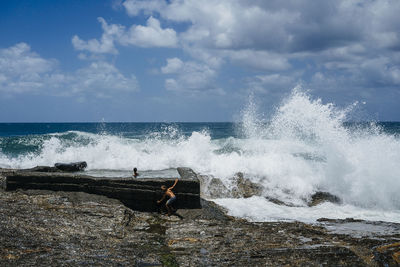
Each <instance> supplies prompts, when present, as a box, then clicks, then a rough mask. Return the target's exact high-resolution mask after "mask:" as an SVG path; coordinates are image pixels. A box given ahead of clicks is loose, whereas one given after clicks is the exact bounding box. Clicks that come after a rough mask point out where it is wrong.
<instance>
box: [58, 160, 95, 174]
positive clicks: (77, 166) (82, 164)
mask: <svg viewBox="0 0 400 267" xmlns="http://www.w3.org/2000/svg"><path fill="white" fill-rule="evenodd" d="M54 167H56V168H57V169H59V170H61V171H64V172H79V171H83V170H84V169H85V168H86V167H87V163H86V161H79V162H72V163H56V164H54Z"/></svg>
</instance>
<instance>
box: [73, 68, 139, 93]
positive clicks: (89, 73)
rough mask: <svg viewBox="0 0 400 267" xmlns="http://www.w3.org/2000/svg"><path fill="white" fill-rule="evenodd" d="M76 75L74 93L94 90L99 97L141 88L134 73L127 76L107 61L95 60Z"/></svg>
mask: <svg viewBox="0 0 400 267" xmlns="http://www.w3.org/2000/svg"><path fill="white" fill-rule="evenodd" d="M74 77H75V78H74V79H73V80H72V81H71V82H72V84H71V88H72V92H73V93H81V92H84V93H85V94H87V93H88V92H93V93H94V95H96V96H98V97H111V96H113V95H114V93H117V92H123V91H125V92H135V91H137V90H138V89H139V85H138V82H137V80H136V77H135V76H134V75H131V76H130V77H125V76H124V75H123V74H122V73H121V72H120V71H119V70H118V69H117V68H116V67H115V66H114V65H111V64H109V63H107V62H93V63H91V64H90V66H89V67H86V68H82V69H79V70H78V71H76V73H75V75H74Z"/></svg>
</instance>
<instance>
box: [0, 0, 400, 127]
mask: <svg viewBox="0 0 400 267" xmlns="http://www.w3.org/2000/svg"><path fill="white" fill-rule="evenodd" d="M399 14H400V1H398V0H379V1H373V0H352V1H350V0H337V1H314V0H287V1H281V0H168V1H164V0H145V1H140V0H125V1H121V0H119V1H117V0H102V1H100V0H99V1H92V0H79V1H78V0H76V1H75V0H73V1H54V0H35V1H33V0H30V1H27V0H19V1H14V0H3V1H1V2H0V122H56V121H59V122H66V121H102V120H104V121H133V122H135V121H161V122H162V121H232V120H235V118H237V116H238V115H239V114H240V111H241V110H242V109H243V108H244V107H245V105H246V103H247V101H248V98H249V95H252V96H253V98H254V99H255V101H256V102H257V104H258V105H259V108H260V110H261V111H260V112H265V113H266V114H268V113H270V112H272V111H273V109H274V108H276V106H277V105H279V102H280V101H281V100H282V98H283V97H285V96H287V95H288V94H289V93H290V91H291V90H292V89H293V88H294V87H295V86H296V85H301V86H302V87H303V88H304V89H306V90H309V92H310V94H311V95H312V96H313V97H315V98H321V99H322V102H323V103H328V102H333V103H335V105H337V106H339V107H346V106H347V105H350V104H352V103H354V102H356V101H358V102H359V103H361V104H360V107H359V114H362V115H359V116H361V117H362V118H364V119H365V118H367V119H374V120H396V121H400V104H399V102H400V15H399Z"/></svg>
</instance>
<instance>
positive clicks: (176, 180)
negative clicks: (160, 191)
mask: <svg viewBox="0 0 400 267" xmlns="http://www.w3.org/2000/svg"><path fill="white" fill-rule="evenodd" d="M177 182H178V178H176V179H175V183H174V185H173V186H171V187H170V188H169V189H172V188H174V187H175V185H176V183H177Z"/></svg>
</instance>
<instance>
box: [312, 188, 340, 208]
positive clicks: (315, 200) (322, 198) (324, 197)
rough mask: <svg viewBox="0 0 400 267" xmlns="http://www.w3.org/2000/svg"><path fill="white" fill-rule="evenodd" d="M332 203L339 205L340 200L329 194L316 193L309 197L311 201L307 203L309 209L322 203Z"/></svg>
mask: <svg viewBox="0 0 400 267" xmlns="http://www.w3.org/2000/svg"><path fill="white" fill-rule="evenodd" d="M326 201H328V202H332V203H340V202H341V200H340V198H339V197H337V196H335V195H332V194H331V193H329V192H317V193H315V194H313V195H312V196H311V201H310V202H309V203H308V206H309V207H313V206H316V205H319V204H321V203H323V202H326Z"/></svg>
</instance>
